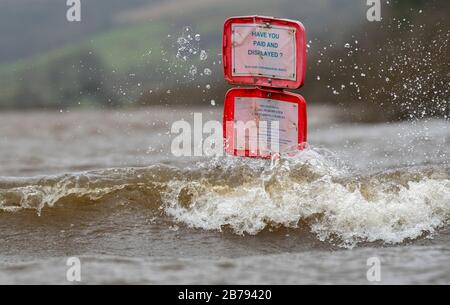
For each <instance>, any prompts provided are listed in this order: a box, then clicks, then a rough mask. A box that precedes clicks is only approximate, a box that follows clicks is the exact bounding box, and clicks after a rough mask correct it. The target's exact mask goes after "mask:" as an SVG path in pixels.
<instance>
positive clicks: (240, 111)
mask: <svg viewBox="0 0 450 305" xmlns="http://www.w3.org/2000/svg"><path fill="white" fill-rule="evenodd" d="M234 115H235V117H234V120H235V124H236V123H239V122H242V123H243V124H246V126H247V127H249V129H252V128H255V129H256V130H253V131H252V130H249V132H248V133H245V134H244V137H245V139H241V141H239V139H238V138H239V136H237V135H235V139H237V141H236V143H237V145H236V147H235V148H236V149H239V150H242V149H245V146H244V145H247V146H248V147H258V148H260V149H261V148H263V147H265V148H267V149H270V150H271V151H272V152H283V151H286V150H287V149H289V148H292V147H296V146H297V145H298V105H297V104H296V103H290V102H285V101H277V100H272V99H265V98H252V97H238V98H236V99H235V102H234ZM249 122H253V123H254V124H248V123H249ZM274 122H276V125H274ZM274 126H278V128H277V129H276V131H274V129H273V127H274ZM240 144H243V145H242V146H243V147H239V146H241V145H240ZM274 144H276V145H274ZM274 146H276V148H277V149H278V150H279V151H275V147H274Z"/></svg>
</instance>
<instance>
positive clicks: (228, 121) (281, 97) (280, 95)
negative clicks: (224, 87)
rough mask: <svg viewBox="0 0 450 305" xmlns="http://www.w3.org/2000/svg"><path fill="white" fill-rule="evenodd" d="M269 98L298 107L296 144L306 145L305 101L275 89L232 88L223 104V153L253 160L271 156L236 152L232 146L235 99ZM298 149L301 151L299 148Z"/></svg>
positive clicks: (299, 96)
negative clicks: (294, 104)
mask: <svg viewBox="0 0 450 305" xmlns="http://www.w3.org/2000/svg"><path fill="white" fill-rule="evenodd" d="M238 97H249V98H252V97H254V98H269V99H272V100H276V101H282V102H290V103H296V104H297V105H298V144H303V143H306V141H307V133H308V124H307V123H308V122H307V109H306V101H305V99H304V98H303V97H302V96H301V95H299V94H294V93H290V92H284V91H280V90H276V89H261V88H234V89H230V90H229V91H228V92H227V95H226V97H225V104H224V115H223V135H224V143H225V151H226V152H227V153H228V154H230V155H234V156H243V157H244V156H245V157H253V158H271V155H265V154H262V153H261V152H260V151H258V152H257V153H256V154H255V153H251V152H250V151H249V150H248V149H246V150H238V149H235V146H234V122H235V113H234V111H235V98H238ZM299 149H301V148H300V147H299Z"/></svg>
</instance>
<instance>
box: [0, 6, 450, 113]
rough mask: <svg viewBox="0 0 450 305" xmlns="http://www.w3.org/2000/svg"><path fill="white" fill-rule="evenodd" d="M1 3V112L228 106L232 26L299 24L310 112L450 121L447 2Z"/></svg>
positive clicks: (449, 26) (305, 90) (306, 94)
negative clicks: (249, 20)
mask: <svg viewBox="0 0 450 305" xmlns="http://www.w3.org/2000/svg"><path fill="white" fill-rule="evenodd" d="M81 3H82V7H81V8H82V10H81V12H82V13H81V16H82V21H81V22H74V23H69V22H68V21H67V20H66V11H67V9H68V7H67V6H66V1H63V0H0V45H1V47H0V110H1V111H5V110H11V109H21V110H27V109H57V110H62V111H65V110H68V109H75V108H93V107H138V106H150V105H159V106H170V107H175V106H181V107H186V106H189V105H205V106H208V105H216V107H217V106H220V105H221V103H222V100H223V97H224V95H225V91H226V90H227V88H228V86H227V85H226V84H225V82H224V81H223V76H222V66H221V54H220V52H221V51H220V49H221V37H222V25H223V21H224V20H225V19H226V18H227V17H229V16H234V15H252V14H259V15H268V16H276V17H283V18H291V19H296V20H300V21H302V22H303V23H304V25H305V27H306V28H307V35H308V41H309V42H308V75H307V82H306V84H305V86H304V87H303V88H302V89H300V90H299V92H300V93H301V94H302V95H304V96H305V97H306V99H307V101H308V102H309V103H310V104H319V103H323V104H325V103H328V104H333V105H340V106H342V107H343V108H348V109H349V110H348V112H347V114H348V119H352V120H363V121H378V120H399V119H415V118H422V117H428V116H439V117H445V118H447V119H448V117H449V113H450V107H449V103H450V102H449V97H450V94H449V87H450V60H449V59H450V52H449V39H450V37H449V35H450V21H449V12H450V1H448V0H397V1H394V0H391V1H385V0H382V17H383V21H382V22H372V23H370V22H368V21H367V19H366V12H367V9H368V7H367V6H366V1H365V0H356V1H355V0H339V1H335V0H334V1H333V0H278V1H269V0H228V1H219V0H127V1H123V0H122V1H121V0H81Z"/></svg>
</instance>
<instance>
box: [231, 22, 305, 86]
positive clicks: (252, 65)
mask: <svg viewBox="0 0 450 305" xmlns="http://www.w3.org/2000/svg"><path fill="white" fill-rule="evenodd" d="M296 54H297V50H296V29H295V28H291V27H284V26H265V25H262V24H233V25H232V57H233V60H232V61H233V63H232V65H233V67H232V68H233V71H232V73H233V76H259V77H267V78H278V79H286V80H293V81H295V80H296V66H297V62H296V60H297V59H296Z"/></svg>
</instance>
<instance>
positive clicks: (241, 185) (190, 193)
mask: <svg viewBox="0 0 450 305" xmlns="http://www.w3.org/2000/svg"><path fill="white" fill-rule="evenodd" d="M194 112H201V113H203V115H204V121H206V120H209V119H219V118H220V115H221V109H220V108H219V107H209V108H194V109H189V110H185V109H180V108H178V109H177V108H146V109H141V110H129V111H125V110H120V111H114V110H108V111H100V110H99V111H76V112H64V113H60V112H26V113H14V112H4V113H1V114H0V283H1V284H13V283H17V284H30V283H44V284H61V283H62V284H64V283H69V282H67V279H66V272H67V270H68V267H67V266H66V262H67V259H68V258H69V257H73V256H75V257H78V258H79V259H80V260H81V263H82V269H81V270H82V283H85V284H135V283H140V284H351V283H355V284H369V283H370V282H369V281H368V279H367V272H368V270H369V268H371V266H368V265H367V262H368V259H370V258H374V257H375V258H377V259H379V260H380V262H381V265H380V267H381V268H380V271H381V273H380V274H381V283H382V284H395V283H397V284H449V283H450V164H449V156H450V123H449V121H445V120H439V119H430V120H423V121H415V122H402V123H390V124H388V123H381V124H357V123H342V122H340V121H339V116H338V114H337V112H338V111H337V109H336V108H327V107H311V109H310V113H309V119H310V124H309V129H310V132H309V140H310V143H309V144H310V147H309V148H308V149H306V150H305V151H302V152H300V153H298V154H297V155H295V156H289V157H283V158H282V159H281V160H279V161H278V162H271V161H270V160H267V161H266V160H254V159H239V158H233V157H215V158H211V157H200V158H187V157H183V158H176V157H174V156H173V155H172V154H171V149H170V148H171V141H172V139H173V137H174V135H171V134H170V128H171V125H172V122H173V121H175V120H180V119H185V120H187V121H190V122H193V113H194Z"/></svg>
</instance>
